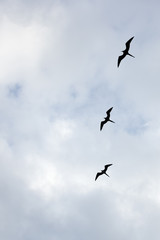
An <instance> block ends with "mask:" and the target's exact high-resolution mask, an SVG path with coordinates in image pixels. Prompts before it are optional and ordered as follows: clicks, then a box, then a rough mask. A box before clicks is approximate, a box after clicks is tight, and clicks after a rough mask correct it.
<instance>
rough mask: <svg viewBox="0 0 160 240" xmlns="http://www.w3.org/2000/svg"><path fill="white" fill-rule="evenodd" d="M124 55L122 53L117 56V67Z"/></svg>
mask: <svg viewBox="0 0 160 240" xmlns="http://www.w3.org/2000/svg"><path fill="white" fill-rule="evenodd" d="M125 56H126V54H122V55H121V56H119V57H118V62H117V67H119V65H120V62H121V61H122V59H123V58H124V57H125Z"/></svg>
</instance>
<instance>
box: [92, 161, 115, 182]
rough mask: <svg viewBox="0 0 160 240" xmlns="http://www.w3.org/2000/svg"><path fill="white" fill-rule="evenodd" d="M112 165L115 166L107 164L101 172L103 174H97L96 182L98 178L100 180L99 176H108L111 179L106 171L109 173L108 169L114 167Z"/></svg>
mask: <svg viewBox="0 0 160 240" xmlns="http://www.w3.org/2000/svg"><path fill="white" fill-rule="evenodd" d="M112 165H113V164H107V165H105V166H104V169H103V170H101V172H98V173H97V174H96V177H95V181H96V180H97V178H98V177H99V176H101V175H102V174H106V175H107V176H108V177H109V175H108V174H107V173H106V171H107V169H108V167H110V166H112Z"/></svg>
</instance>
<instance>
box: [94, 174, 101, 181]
mask: <svg viewBox="0 0 160 240" xmlns="http://www.w3.org/2000/svg"><path fill="white" fill-rule="evenodd" d="M100 175H102V173H101V172H98V173H97V174H96V177H95V181H96V180H97V178H98V177H99V176H100Z"/></svg>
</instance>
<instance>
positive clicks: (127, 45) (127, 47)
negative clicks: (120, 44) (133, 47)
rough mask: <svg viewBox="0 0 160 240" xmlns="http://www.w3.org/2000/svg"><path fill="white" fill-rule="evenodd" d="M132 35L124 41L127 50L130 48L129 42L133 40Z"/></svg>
mask: <svg viewBox="0 0 160 240" xmlns="http://www.w3.org/2000/svg"><path fill="white" fill-rule="evenodd" d="M133 38H134V37H132V38H130V39H129V40H128V41H127V42H126V50H127V51H128V50H129V48H130V43H131V41H132V40H133Z"/></svg>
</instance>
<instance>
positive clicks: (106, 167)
mask: <svg viewBox="0 0 160 240" xmlns="http://www.w3.org/2000/svg"><path fill="white" fill-rule="evenodd" d="M112 165H113V164H112V163H111V164H107V165H105V166H104V170H105V171H107V169H108V167H110V166H112Z"/></svg>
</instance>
